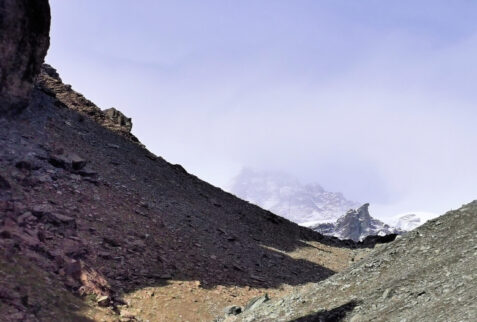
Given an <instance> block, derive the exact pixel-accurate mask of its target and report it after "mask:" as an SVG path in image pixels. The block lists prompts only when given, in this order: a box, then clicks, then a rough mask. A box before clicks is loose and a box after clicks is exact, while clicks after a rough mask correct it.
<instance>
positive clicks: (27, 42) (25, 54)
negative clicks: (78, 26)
mask: <svg viewBox="0 0 477 322" xmlns="http://www.w3.org/2000/svg"><path fill="white" fill-rule="evenodd" d="M49 30H50V6H49V4H48V1H47V0H0V117H1V116H4V115H11V114H16V113H18V112H20V111H21V110H22V109H24V108H25V107H26V106H27V105H28V102H29V100H30V96H31V91H32V89H33V86H34V82H35V78H36V77H37V75H38V73H39V72H40V68H41V65H42V64H43V60H44V58H45V56H46V52H47V50H48V47H49V45H50V37H49Z"/></svg>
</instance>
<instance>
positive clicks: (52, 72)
mask: <svg viewBox="0 0 477 322" xmlns="http://www.w3.org/2000/svg"><path fill="white" fill-rule="evenodd" d="M36 86H37V87H38V88H39V89H41V91H42V92H44V93H46V94H48V95H50V96H52V97H54V98H55V99H56V103H57V104H59V105H60V106H61V105H63V106H65V107H67V108H69V109H71V110H74V111H78V112H79V113H81V114H82V115H85V116H87V117H89V118H91V119H92V120H94V121H95V122H97V123H99V124H101V125H102V126H104V127H106V128H108V129H110V130H112V131H114V132H116V133H119V134H120V135H122V136H124V137H126V138H127V139H129V140H131V141H133V142H138V143H139V140H138V139H137V138H136V137H135V136H134V135H133V134H132V133H131V130H132V121H131V118H128V117H126V116H125V115H124V114H123V113H121V112H120V111H118V110H117V109H115V108H114V107H112V108H109V109H105V110H101V109H100V108H99V107H98V106H96V104H94V103H93V102H91V101H90V100H88V99H87V98H85V97H84V96H83V95H82V94H80V93H78V92H76V91H75V90H73V89H72V88H71V85H67V84H64V83H63V81H62V80H61V78H60V75H59V74H58V72H57V71H56V69H54V68H53V67H51V66H50V65H48V64H43V65H42V66H41V70H40V74H39V76H38V79H37V81H36Z"/></svg>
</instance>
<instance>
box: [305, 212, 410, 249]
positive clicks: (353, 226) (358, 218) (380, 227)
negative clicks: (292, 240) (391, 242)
mask: <svg viewBox="0 0 477 322" xmlns="http://www.w3.org/2000/svg"><path fill="white" fill-rule="evenodd" d="M368 208H369V204H368V203H366V204H364V205H362V206H361V207H359V208H358V209H350V210H349V211H348V212H347V213H346V215H344V216H342V217H340V218H338V220H337V221H336V223H323V224H318V225H316V226H313V227H310V228H312V229H313V230H315V231H317V232H319V233H321V234H323V235H329V236H335V237H338V238H340V239H352V240H354V241H356V242H357V241H362V240H364V239H365V238H366V237H368V236H385V235H390V234H400V233H402V231H400V230H399V229H395V228H393V227H390V226H389V225H387V224H385V223H383V222H382V221H380V220H378V219H376V218H373V217H371V215H370V214H369V209H368Z"/></svg>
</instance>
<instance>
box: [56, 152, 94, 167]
mask: <svg viewBox="0 0 477 322" xmlns="http://www.w3.org/2000/svg"><path fill="white" fill-rule="evenodd" d="M48 161H49V162H50V164H51V165H53V166H54V167H57V168H63V169H65V170H69V171H80V170H81V169H83V168H84V167H85V165H86V163H87V161H86V160H85V159H83V158H82V157H80V156H79V155H77V154H76V153H74V152H63V153H59V154H50V156H49V158H48Z"/></svg>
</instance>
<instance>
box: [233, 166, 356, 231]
mask: <svg viewBox="0 0 477 322" xmlns="http://www.w3.org/2000/svg"><path fill="white" fill-rule="evenodd" d="M229 190H230V192H232V193H234V194H235V195H237V196H239V197H241V198H243V199H245V200H247V201H249V202H251V203H254V204H256V205H258V206H260V207H262V208H264V209H267V210H270V211H272V212H273V213H275V214H278V215H280V216H283V217H285V218H287V219H289V220H291V221H294V222H296V223H298V224H302V225H306V226H309V225H313V224H317V223H321V222H332V221H335V220H336V219H338V218H339V217H340V216H342V215H344V214H345V213H346V212H347V211H348V210H349V209H351V208H356V207H358V206H359V203H356V202H354V201H350V200H347V199H346V198H345V197H344V196H343V194H341V193H340V192H329V191H326V190H325V189H324V188H323V187H321V186H320V185H319V184H316V183H315V184H303V183H301V182H300V181H299V180H298V179H296V178H293V177H292V176H290V175H288V174H285V173H280V172H273V171H257V170H253V169H250V168H245V169H243V170H242V171H241V172H240V174H239V175H238V176H237V177H235V178H234V180H233V182H232V183H231V185H230V188H229Z"/></svg>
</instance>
